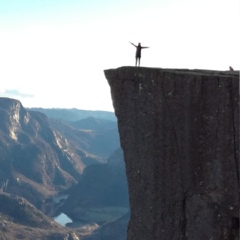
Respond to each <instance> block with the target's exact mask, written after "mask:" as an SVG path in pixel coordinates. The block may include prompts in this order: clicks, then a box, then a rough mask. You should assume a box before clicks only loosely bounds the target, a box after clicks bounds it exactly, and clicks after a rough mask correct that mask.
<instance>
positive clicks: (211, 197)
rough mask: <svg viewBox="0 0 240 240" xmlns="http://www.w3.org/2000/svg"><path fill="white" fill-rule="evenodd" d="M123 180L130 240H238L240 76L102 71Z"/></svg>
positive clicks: (127, 69)
mask: <svg viewBox="0 0 240 240" xmlns="http://www.w3.org/2000/svg"><path fill="white" fill-rule="evenodd" d="M105 76H106V78H107V80H108V83H109V85H110V88H111V95H112V100H113V106H114V109H115V114H116V116H117V118H118V127H119V133H120V140H121V146H122V148H123V151H124V159H125V163H126V173H127V178H128V187H129V198H130V208H131V217H130V222H129V226H128V234H127V235H128V237H127V239H128V240H136V239H138V240H141V239H143V240H148V239H149V240H154V239H156V240H157V239H161V240H179V239H182V240H186V239H189V240H203V239H211V240H220V239H234V240H235V239H239V231H238V230H239V73H238V72H236V71H231V72H230V71H225V72H224V71H207V70H186V69H182V70H179V69H153V68H134V67H122V68H118V69H110V70H105Z"/></svg>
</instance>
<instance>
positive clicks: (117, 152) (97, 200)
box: [0, 98, 129, 240]
mask: <svg viewBox="0 0 240 240" xmlns="http://www.w3.org/2000/svg"><path fill="white" fill-rule="evenodd" d="M56 111H57V110H55V114H56V116H57V118H54V117H53V115H52V113H51V115H49V116H48V115H46V113H43V112H40V111H36V110H35V109H33V110H31V109H25V108H24V107H23V106H22V105H21V103H20V102H19V101H18V100H15V99H9V98H0V119H1V123H2V124H1V126H0V133H1V135H0V136H1V142H0V150H1V153H2V155H1V156H0V165H1V169H0V187H1V190H0V196H9V198H10V199H11V198H12V197H14V198H16V199H17V200H16V202H18V201H20V203H18V205H19V204H20V205H21V201H24V202H26V204H30V205H31V206H33V208H28V210H27V211H26V210H24V212H25V213H24V214H25V215H26V218H27V219H29V220H30V222H24V221H22V218H23V215H22V214H15V211H10V209H9V211H4V210H3V209H4V208H3V209H2V210H1V211H0V213H1V214H4V216H6V217H4V218H3V219H2V220H1V219H0V225H1V226H3V227H2V228H0V233H1V234H2V239H4V237H5V239H8V240H11V239H29V237H28V230H29V231H30V232H31V233H35V232H36V236H38V238H36V239H51V240H52V239H59V240H60V239H78V238H81V239H89V240H91V239H99V240H101V239H104V234H103V235H102V234H100V235H101V236H100V235H99V232H100V233H101V229H102V226H105V225H108V224H109V223H112V222H113V221H118V219H121V217H122V216H123V215H125V214H126V213H127V212H129V202H128V190H127V180H126V174H125V164H124V160H123V153H122V150H121V148H120V142H119V134H118V128H117V122H116V118H115V116H114V114H113V113H106V114H105V113H103V112H101V113H100V115H99V116H104V118H103V119H102V118H101V117H100V118H97V117H95V116H94V117H93V116H89V115H88V114H89V113H86V117H85V118H84V117H82V118H80V119H76V111H77V110H76V109H74V113H75V118H74V120H73V121H71V120H70V119H69V118H68V119H67V120H66V119H64V117H65V116H66V114H64V111H66V110H62V109H61V110H59V112H57V113H56ZM61 111H62V113H61ZM69 111H70V110H69ZM47 112H48V111H47ZM91 114H92V112H91ZM70 115H71V114H70ZM83 115H84V111H81V116H83ZM59 116H63V118H62V119H61V118H59ZM106 116H107V119H106ZM109 116H110V117H109ZM5 198H6V197H5ZM19 199H23V200H19ZM9 201H10V200H9ZM10 202H11V203H10V204H9V202H8V203H7V202H6V204H7V205H10V206H11V207H12V208H13V209H15V208H14V207H13V201H10ZM14 204H17V203H14ZM1 205H2V207H5V204H4V203H3V202H2V201H1ZM37 212H39V213H41V214H42V216H45V217H46V218H47V219H48V220H47V222H46V223H45V227H44V228H45V229H46V226H48V227H47V228H49V230H46V231H45V232H44V234H43V233H42V230H41V229H39V227H40V228H41V224H40V222H42V220H39V224H38V223H36V225H35V226H31V224H32V222H31V219H32V220H33V218H35V217H34V216H35V213H37ZM2 216H3V215H2ZM45 217H44V218H45ZM7 219H8V220H7ZM54 219H55V221H54ZM63 221H64V222H63ZM5 222H7V223H8V224H5ZM7 225H8V226H14V228H13V229H16V231H13V230H11V231H10V230H9V229H10V228H9V227H6V226H7ZM4 226H5V227H4ZM126 227H127V222H126V223H125V228H124V229H125V230H120V232H119V231H118V230H116V229H117V228H118V225H114V228H115V230H114V228H113V230H112V232H113V235H114V234H115V233H118V234H120V235H123V238H122V239H124V236H126V233H125V232H126ZM11 229H12V227H11ZM121 229H122V227H121ZM21 231H22V233H21V234H20V233H19V232H21ZM96 231H98V234H95V232H96ZM124 231H125V232H124ZM61 232H62V233H61ZM60 233H61V234H62V235H61V234H60ZM54 234H56V237H55V235H54ZM20 235H21V236H20ZM24 235H25V237H24ZM41 235H42V237H41ZM97 235H98V237H97V238H96V236H97ZM0 236H1V235H0ZM73 236H74V237H73Z"/></svg>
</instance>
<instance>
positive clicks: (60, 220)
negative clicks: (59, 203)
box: [53, 213, 73, 227]
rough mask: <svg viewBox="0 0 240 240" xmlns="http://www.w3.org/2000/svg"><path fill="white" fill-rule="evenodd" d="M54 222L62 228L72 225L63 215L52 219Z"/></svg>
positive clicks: (69, 219) (70, 220)
mask: <svg viewBox="0 0 240 240" xmlns="http://www.w3.org/2000/svg"><path fill="white" fill-rule="evenodd" d="M53 219H54V221H55V222H57V223H59V224H61V225H62V226H64V227H65V226H66V224H67V223H72V222H73V221H72V219H71V218H69V217H68V216H67V215H66V214H65V213H61V214H59V215H58V216H57V217H54V218H53Z"/></svg>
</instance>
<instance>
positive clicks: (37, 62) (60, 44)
mask: <svg viewBox="0 0 240 240" xmlns="http://www.w3.org/2000/svg"><path fill="white" fill-rule="evenodd" d="M0 21H1V24H0V51H1V55H0V64H1V71H0V79H1V86H0V97H10V98H15V99H18V100H20V101H21V102H22V104H23V106H24V107H42V108H77V109H83V110H103V111H113V106H112V100H111V95H110V88H109V86H108V83H107V80H106V79H105V76H104V72H103V71H104V70H105V69H110V68H118V67H121V66H134V64H135V48H134V47H133V46H132V45H131V44H130V43H129V41H131V42H133V43H135V44H137V43H138V42H141V43H142V45H143V46H149V47H150V48H149V49H146V50H143V53H142V59H141V66H144V67H158V68H188V69H211V70H228V68H229V66H232V67H233V68H234V69H235V70H239V69H240V62H239V55H240V49H239V42H240V30H239V29H240V3H239V0H231V1H228V2H226V1H224V0H219V1H217V0H212V1H207V0H202V1H198V2H195V1H190V0H181V1H177V0H160V1H159V0H148V1H146V0H138V1H137V0H128V1H127V0H123V1H114V2H113V1H110V0H98V1H97V0H90V1H78V0H62V1H58V0H41V1H39V0H2V1H1V2H0Z"/></svg>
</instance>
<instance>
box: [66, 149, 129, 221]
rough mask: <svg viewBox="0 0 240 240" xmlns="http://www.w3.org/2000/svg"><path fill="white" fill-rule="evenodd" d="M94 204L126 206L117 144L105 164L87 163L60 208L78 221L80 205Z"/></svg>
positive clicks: (79, 218)
mask: <svg viewBox="0 0 240 240" xmlns="http://www.w3.org/2000/svg"><path fill="white" fill-rule="evenodd" d="M97 208H125V209H128V208H129V199H128V187H127V178H126V172H125V163H124V160H123V153H122V149H120V148H119V149H118V150H116V151H115V152H114V153H113V154H112V155H111V156H110V158H109V160H108V162H107V163H106V164H101V165H99V164H95V165H90V166H88V167H86V168H85V169H84V172H83V175H82V178H81V180H80V181H79V183H78V184H77V185H76V186H75V187H74V188H73V189H72V191H71V192H70V193H69V197H68V199H67V200H66V201H65V202H64V205H63V207H62V210H63V211H64V212H66V213H67V214H68V215H69V216H71V218H73V219H75V220H76V221H82V220H81V214H79V212H81V209H97ZM93 221H94V220H93ZM96 222H97V220H96ZM97 223H98V224H102V223H100V222H97Z"/></svg>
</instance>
